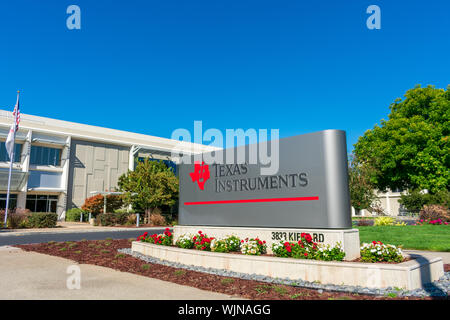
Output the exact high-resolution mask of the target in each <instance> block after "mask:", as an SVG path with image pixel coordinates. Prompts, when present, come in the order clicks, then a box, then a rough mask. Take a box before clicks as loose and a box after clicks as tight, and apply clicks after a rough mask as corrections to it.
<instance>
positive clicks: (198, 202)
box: [184, 196, 319, 206]
mask: <svg viewBox="0 0 450 320" xmlns="http://www.w3.org/2000/svg"><path fill="white" fill-rule="evenodd" d="M313 200H319V197H318V196H316V197H293V198H264V199H241V200H217V201H197V202H185V203H184V205H185V206H195V205H204V204H224V203H253V202H283V201H313Z"/></svg>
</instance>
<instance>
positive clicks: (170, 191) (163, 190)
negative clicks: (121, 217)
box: [118, 159, 179, 222]
mask: <svg viewBox="0 0 450 320" xmlns="http://www.w3.org/2000/svg"><path fill="white" fill-rule="evenodd" d="M118 185H119V189H120V191H122V192H124V194H123V200H124V202H125V203H126V204H131V205H133V206H134V207H139V208H143V209H144V210H145V216H146V222H148V221H150V215H151V214H152V213H153V212H154V211H155V210H157V209H159V208H160V207H161V206H172V205H174V204H175V203H176V200H177V198H178V186H179V183H178V178H177V177H176V176H175V174H174V172H173V170H172V169H171V168H168V167H167V166H166V165H165V164H164V163H163V162H162V161H161V162H160V161H149V160H148V159H146V160H145V161H144V162H140V163H138V165H137V166H136V169H135V170H134V171H130V170H129V171H128V172H127V173H126V174H123V175H122V176H120V177H119V180H118Z"/></svg>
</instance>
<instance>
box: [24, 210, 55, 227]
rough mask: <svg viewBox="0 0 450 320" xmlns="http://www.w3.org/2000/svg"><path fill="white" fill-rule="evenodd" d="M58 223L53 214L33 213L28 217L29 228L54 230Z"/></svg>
mask: <svg viewBox="0 0 450 320" xmlns="http://www.w3.org/2000/svg"><path fill="white" fill-rule="evenodd" d="M57 221H58V215H57V214H56V213H53V212H33V213H32V214H31V215H30V216H29V217H28V223H27V224H28V226H29V227H30V228H54V227H56V223H57Z"/></svg>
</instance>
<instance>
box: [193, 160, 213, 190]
mask: <svg viewBox="0 0 450 320" xmlns="http://www.w3.org/2000/svg"><path fill="white" fill-rule="evenodd" d="M189 175H190V176H191V179H192V182H196V181H197V184H198V187H199V188H200V190H204V189H205V183H206V181H208V179H209V176H210V174H209V166H208V165H207V164H205V163H204V162H202V164H200V162H199V161H195V164H194V172H191V173H189Z"/></svg>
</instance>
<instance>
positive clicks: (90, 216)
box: [88, 212, 92, 221]
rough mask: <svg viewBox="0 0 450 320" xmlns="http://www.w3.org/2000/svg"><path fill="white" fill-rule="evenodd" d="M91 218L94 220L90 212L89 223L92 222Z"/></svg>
mask: <svg viewBox="0 0 450 320" xmlns="http://www.w3.org/2000/svg"><path fill="white" fill-rule="evenodd" d="M91 218H92V215H91V213H90V212H89V220H88V221H91Z"/></svg>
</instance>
